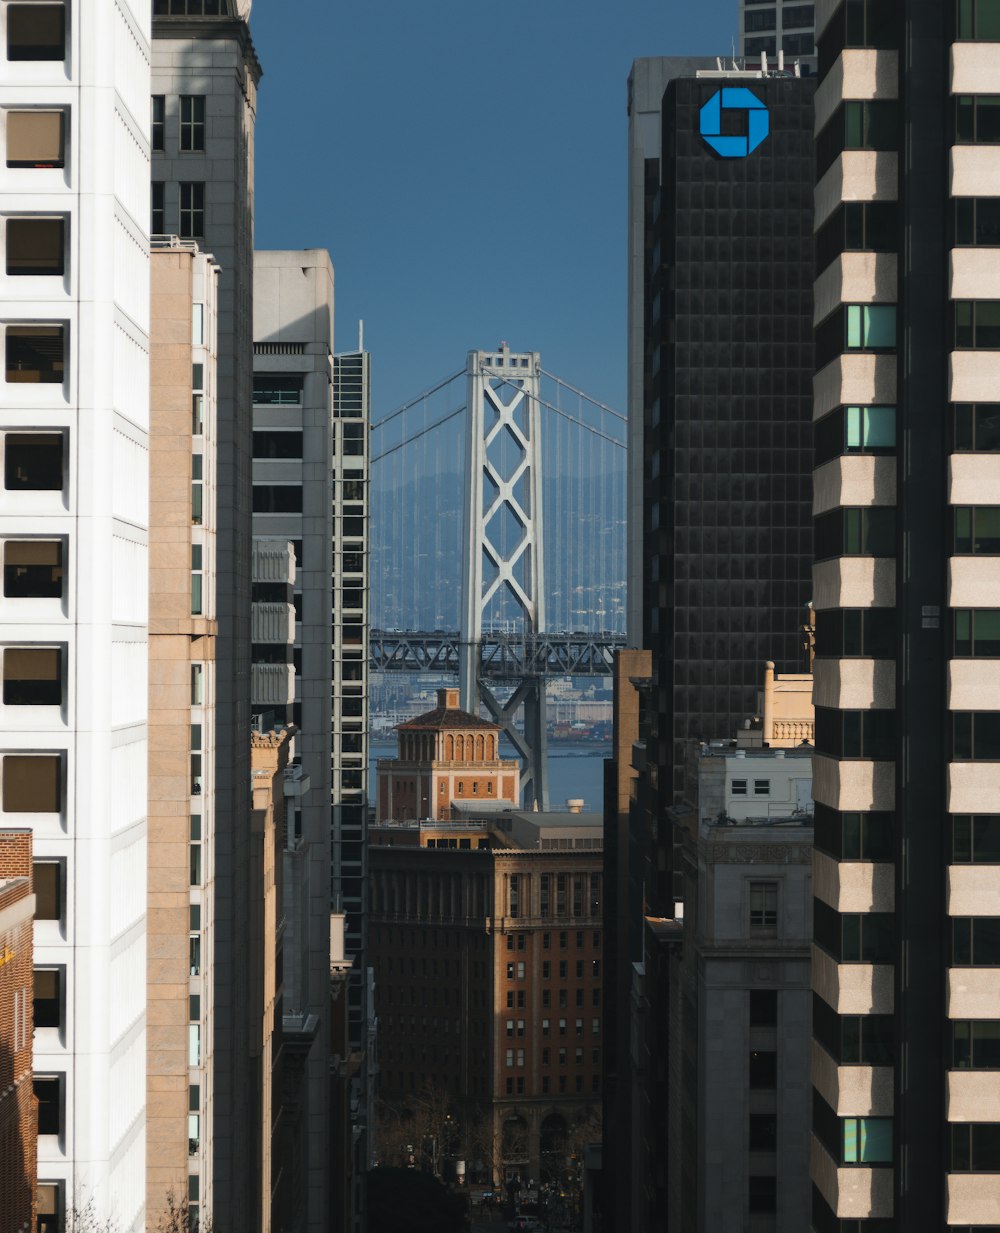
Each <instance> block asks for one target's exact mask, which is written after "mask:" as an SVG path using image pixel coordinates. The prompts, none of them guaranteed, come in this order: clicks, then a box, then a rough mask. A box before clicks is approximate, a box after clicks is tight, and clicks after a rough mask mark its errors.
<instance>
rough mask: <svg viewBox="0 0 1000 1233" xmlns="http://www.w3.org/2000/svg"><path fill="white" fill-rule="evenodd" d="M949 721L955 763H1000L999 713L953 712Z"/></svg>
mask: <svg viewBox="0 0 1000 1233" xmlns="http://www.w3.org/2000/svg"><path fill="white" fill-rule="evenodd" d="M951 719H952V757H953V758H954V759H955V760H956V761H971V762H996V761H1000V711H953V712H952V717H951Z"/></svg>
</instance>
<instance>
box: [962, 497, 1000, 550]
mask: <svg viewBox="0 0 1000 1233" xmlns="http://www.w3.org/2000/svg"><path fill="white" fill-rule="evenodd" d="M954 517H955V537H954V549H953V550H954V552H956V553H959V554H965V553H971V554H974V555H977V554H984V555H993V554H997V553H1000V506H995V505H956V506H955V508H954Z"/></svg>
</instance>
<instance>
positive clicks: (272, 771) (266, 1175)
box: [250, 729, 298, 1233]
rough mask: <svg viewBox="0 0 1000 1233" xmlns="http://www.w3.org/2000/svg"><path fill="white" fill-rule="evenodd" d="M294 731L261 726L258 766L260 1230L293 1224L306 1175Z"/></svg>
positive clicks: (255, 949) (255, 928) (254, 866)
mask: <svg viewBox="0 0 1000 1233" xmlns="http://www.w3.org/2000/svg"><path fill="white" fill-rule="evenodd" d="M290 736H291V733H290V732H289V730H288V729H284V730H282V731H280V732H275V731H271V732H253V733H251V737H250V768H251V774H252V775H253V815H252V819H251V827H252V831H253V851H252V852H251V858H250V869H251V883H252V885H253V886H254V887H255V888H256V892H257V893H256V896H255V899H256V902H255V907H254V912H253V917H252V920H251V928H250V945H251V949H252V953H253V964H252V970H251V997H250V1005H251V1012H250V1013H251V1018H252V1020H253V1027H254V1053H255V1063H256V1070H257V1093H258V1100H257V1143H256V1152H255V1155H256V1177H257V1187H258V1197H257V1212H256V1216H255V1220H254V1226H253V1227H254V1229H259V1230H260V1233H271V1231H272V1229H273V1230H284V1229H286V1228H288V1227H289V1223H290V1222H288V1219H287V1213H288V1211H289V1208H290V1207H292V1206H293V1205H294V1200H293V1199H292V1196H291V1195H290V1193H289V1191H290V1190H291V1188H292V1187H294V1186H297V1185H298V1179H297V1178H295V1177H293V1176H292V1174H291V1173H290V1172H289V1171H287V1170H286V1169H285V1154H284V1151H285V1143H286V1141H287V1137H288V1136H287V1130H286V1127H285V1124H284V1108H283V1103H284V1050H283V1047H282V1002H283V993H284V980H283V973H284V966H285V965H284V933H285V930H284V924H285V912H284V879H283V876H282V851H283V849H284V846H285V825H286V818H285V772H286V770H287V768H288V756H289V747H290V744H291V741H290Z"/></svg>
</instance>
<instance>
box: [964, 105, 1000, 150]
mask: <svg viewBox="0 0 1000 1233" xmlns="http://www.w3.org/2000/svg"><path fill="white" fill-rule="evenodd" d="M955 140H956V141H957V142H959V143H961V144H968V143H971V144H979V143H983V144H991V143H993V142H997V141H1000V95H991V94H959V95H957V96H956V98H955Z"/></svg>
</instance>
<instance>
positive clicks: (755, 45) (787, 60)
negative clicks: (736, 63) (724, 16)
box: [740, 0, 822, 72]
mask: <svg viewBox="0 0 1000 1233" xmlns="http://www.w3.org/2000/svg"><path fill="white" fill-rule="evenodd" d="M821 7H822V6H821V5H819V4H803V3H800V0H740V47H741V50H742V53H743V55H744V56H745V57H746V59H747V61H748V63H749V61H751V60H756V61H759V60H760V57H761V55H765V56H767V57H768V58H769V59H770V61H771V63H772V65H773V63H774V62H775V61H776V60H777V58H778V56H779V55H780V56H781V57H782V58H783V61H784V65H785V67H786V68H790V67H791V65H792V64H793V62H794V61H796V60H798V61H799V63H800V64H801V65H802V66H803V68H805V69H807V70H809V71H811V72H815V71H816V9H817V8H821Z"/></svg>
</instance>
